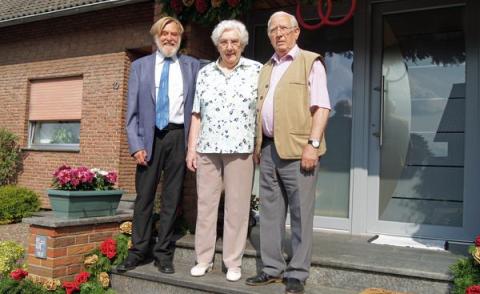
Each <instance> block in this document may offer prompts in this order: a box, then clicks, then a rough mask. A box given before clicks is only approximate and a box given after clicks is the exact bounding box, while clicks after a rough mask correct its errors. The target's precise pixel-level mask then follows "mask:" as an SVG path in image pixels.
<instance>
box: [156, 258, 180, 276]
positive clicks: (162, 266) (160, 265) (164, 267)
mask: <svg viewBox="0 0 480 294" xmlns="http://www.w3.org/2000/svg"><path fill="white" fill-rule="evenodd" d="M153 265H154V266H155V267H156V268H157V269H158V270H159V271H160V272H161V273H164V274H174V273H175V269H174V268H173V264H172V263H171V262H159V261H157V260H155V262H154V263H153Z"/></svg>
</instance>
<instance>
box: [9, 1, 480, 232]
mask: <svg viewBox="0 0 480 294" xmlns="http://www.w3.org/2000/svg"><path fill="white" fill-rule="evenodd" d="M0 2H2V1H0ZM44 2H47V4H48V1H44ZM323 2H326V1H323ZM352 2H356V9H355V12H354V15H353V17H352V18H349V19H348V21H346V22H344V23H341V24H339V23H338V22H339V20H341V19H342V18H344V17H345V16H346V15H348V14H349V10H350V8H351V5H352ZM38 3H42V1H38ZM47 6H48V5H47ZM22 9H25V10H26V11H24V12H23V13H22V11H20V12H18V13H17V14H13V15H12V14H11V13H10V12H7V11H11V10H4V11H1V10H0V14H1V15H2V16H1V18H0V35H1V36H2V37H1V39H0V102H1V103H2V105H3V107H2V108H0V126H1V127H5V128H7V129H9V130H11V131H12V132H14V133H16V134H17V135H18V136H19V138H20V142H21V145H22V147H23V150H24V154H25V159H24V164H23V172H22V174H21V175H20V177H19V184H20V185H23V186H27V187H31V188H33V189H35V190H36V191H38V192H41V193H44V192H43V191H44V190H45V189H46V188H47V187H48V186H49V184H50V175H51V172H53V170H54V169H55V168H56V167H58V166H59V165H61V164H63V163H68V164H71V165H86V166H91V167H101V168H104V169H116V170H117V171H118V172H119V186H120V187H121V188H123V189H125V190H126V191H127V193H129V194H134V187H133V175H134V169H135V166H134V163H133V161H132V160H131V158H130V156H129V154H128V150H127V143H126V136H125V132H124V114H125V105H126V89H127V86H128V85H127V84H128V72H129V66H130V63H131V61H133V60H134V59H135V58H138V57H140V56H143V55H145V54H148V53H150V52H151V50H152V42H151V38H150V36H149V35H148V31H149V28H150V26H151V24H152V23H153V22H154V20H155V19H157V18H158V16H159V15H160V14H161V13H162V7H161V5H159V4H155V3H154V2H153V1H91V3H90V4H88V5H86V4H85V2H84V1H78V5H77V6H75V7H73V8H72V7H70V9H69V8H68V7H63V8H59V7H50V9H51V10H50V12H48V11H47V12H45V11H43V12H38V11H42V9H40V8H38V7H23V8H22ZM277 10H284V11H287V12H290V13H292V14H296V1H295V0H283V1H254V3H253V7H252V9H251V11H249V13H248V14H247V15H246V16H245V17H244V19H243V20H244V21H245V23H246V25H247V27H248V30H249V33H250V41H249V45H248V47H247V48H246V50H245V56H247V57H250V58H253V59H256V60H258V61H260V62H265V61H266V60H267V59H268V58H269V57H270V56H271V55H272V53H273V52H272V48H271V46H270V44H269V41H268V38H267V34H266V22H267V20H268V17H269V16H270V15H271V14H272V13H273V12H274V11H277ZM32 11H33V12H36V13H35V14H33V13H32ZM9 13H10V14H9ZM29 13H30V14H31V15H30V16H25V15H29ZM49 13H50V15H48V14H49ZM478 15H480V2H478V1H475V0H415V1H411V0H388V1H386V0H384V1H377V0H364V1H351V0H338V1H333V5H332V10H331V15H330V19H331V21H332V24H333V25H324V26H322V27H320V28H319V29H316V30H308V29H305V28H302V32H301V35H300V39H299V44H300V46H301V47H302V48H304V49H308V50H312V51H316V52H319V53H321V54H322V55H323V56H324V57H325V61H326V64H327V75H328V87H329V93H330V98H331V102H332V112H331V116H330V120H329V125H328V129H327V132H326V139H327V146H328V152H327V154H326V155H325V156H324V157H323V158H322V159H321V162H320V166H321V171H320V173H319V179H318V185H317V199H316V207H315V220H314V222H315V223H314V225H315V228H317V229H331V230H336V231H343V232H348V233H351V234H386V235H398V236H417V237H424V238H432V239H441V240H459V241H464V240H471V239H473V238H474V236H475V235H476V234H478V230H480V218H479V217H478V216H477V208H478V207H480V196H478V194H479V192H480V181H478V180H477V179H478V178H479V176H480V155H479V154H478V152H477V150H480V130H479V129H478V128H477V126H479V125H480V86H479V84H480V18H478ZM298 16H299V19H301V20H305V22H306V23H308V24H316V23H318V22H319V21H320V19H319V15H318V13H317V11H316V6H315V5H312V6H302V10H301V15H298ZM186 28H187V30H186V35H185V37H186V41H185V42H184V43H185V45H184V50H185V51H186V52H187V53H189V54H191V55H193V56H196V57H199V58H206V59H214V58H216V54H215V51H214V50H213V49H212V48H213V47H212V46H211V45H210V40H209V33H210V31H211V28H210V27H201V26H198V25H195V24H187V26H186ZM206 40H208V41H206ZM207 44H208V45H207ZM257 181H258V180H256V181H255V183H257ZM194 185H195V184H194V177H193V175H191V174H188V175H187V179H186V182H185V189H184V190H185V191H184V193H185V196H186V200H187V201H186V202H188V203H190V204H191V203H192V202H194V197H192V196H193V195H194V194H195V189H194ZM253 190H254V191H253V193H255V194H256V193H258V185H257V184H255V185H254V189H253ZM43 199H44V205H45V206H48V200H47V198H43Z"/></svg>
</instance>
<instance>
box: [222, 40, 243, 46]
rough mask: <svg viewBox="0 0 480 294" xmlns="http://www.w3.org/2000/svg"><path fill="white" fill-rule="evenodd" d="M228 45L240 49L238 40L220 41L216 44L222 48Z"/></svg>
mask: <svg viewBox="0 0 480 294" xmlns="http://www.w3.org/2000/svg"><path fill="white" fill-rule="evenodd" d="M228 44H230V45H232V47H235V48H238V47H240V40H238V39H234V40H220V42H218V45H219V46H220V47H222V48H227V47H228Z"/></svg>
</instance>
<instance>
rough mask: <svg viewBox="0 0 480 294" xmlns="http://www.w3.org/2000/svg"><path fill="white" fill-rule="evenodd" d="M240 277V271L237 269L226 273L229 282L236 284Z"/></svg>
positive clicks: (231, 269)
mask: <svg viewBox="0 0 480 294" xmlns="http://www.w3.org/2000/svg"><path fill="white" fill-rule="evenodd" d="M241 277H242V270H241V269H240V268H239V267H232V268H229V269H228V271H227V280H228V281H230V282H236V281H238V280H240V278H241Z"/></svg>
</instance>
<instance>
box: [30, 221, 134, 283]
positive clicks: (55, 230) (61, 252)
mask: <svg viewBox="0 0 480 294" xmlns="http://www.w3.org/2000/svg"><path fill="white" fill-rule="evenodd" d="M131 218H132V214H131V212H128V213H119V214H117V215H115V216H111V217H110V216H109V217H97V218H85V219H71V220H68V219H66V220H61V219H58V218H55V217H53V215H52V214H51V213H45V216H43V217H32V218H27V219H24V220H23V221H24V222H26V223H28V224H30V233H29V245H28V255H27V264H28V272H29V276H31V277H33V278H34V279H35V278H36V279H38V280H46V279H59V280H61V281H64V280H72V279H73V277H74V276H75V275H76V274H78V273H79V272H81V271H82V270H84V265H83V260H84V258H85V254H87V253H88V252H90V251H92V250H93V249H94V248H96V247H98V246H99V245H100V243H101V242H102V241H104V240H105V239H107V238H110V237H113V236H115V235H116V234H118V233H119V226H120V224H121V223H122V222H123V221H126V220H131ZM37 236H45V237H46V249H47V250H46V257H45V258H40V257H37V256H36V255H35V252H36V249H35V245H36V240H37Z"/></svg>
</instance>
